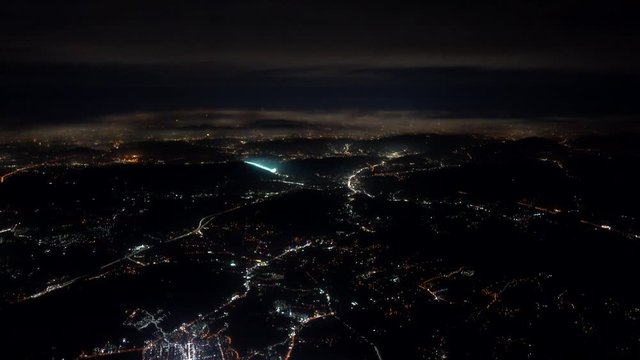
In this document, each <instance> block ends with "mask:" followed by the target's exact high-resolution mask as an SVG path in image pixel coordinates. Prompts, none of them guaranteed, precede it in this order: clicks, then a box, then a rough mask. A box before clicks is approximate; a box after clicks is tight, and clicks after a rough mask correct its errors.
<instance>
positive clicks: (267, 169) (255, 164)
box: [245, 161, 278, 174]
mask: <svg viewBox="0 0 640 360" xmlns="http://www.w3.org/2000/svg"><path fill="white" fill-rule="evenodd" d="M245 163H246V164H249V165H253V166H255V167H257V168H260V169H262V170H266V171H268V172H270V173H272V174H275V173H276V172H277V171H278V169H276V168H269V167H266V166H264V165H262V164H258V163H255V162H252V161H245Z"/></svg>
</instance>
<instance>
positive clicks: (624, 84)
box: [0, 0, 640, 127]
mask: <svg viewBox="0 0 640 360" xmlns="http://www.w3.org/2000/svg"><path fill="white" fill-rule="evenodd" d="M639 9H640V5H639V4H638V3H637V2H635V1H625V0H612V1H573V0H560V1H552V2H547V1H534V0H528V1H490V2H479V1H462V0H447V1H444V0H443V1H424V2H410V3H404V4H402V3H399V2H397V1H396V2H372V1H338V2H327V1H316V0H308V1H292V0H290V1H287V0H282V1H266V0H263V1H259V0H254V1H222V0H221V1H180V2H175V1H153V2H151V1H126V2H125V1H25V0H20V1H15V0H14V1H12V0H9V1H7V2H5V3H4V4H3V11H1V12H0V54H1V55H2V60H0V95H1V96H2V100H0V122H2V124H3V126H5V127H6V126H25V125H26V126H30V125H39V124H55V123H63V124H67V123H77V122H83V121H91V119H96V118H101V117H104V116H107V115H117V114H128V113H136V112H166V111H178V110H190V109H210V108H243V109H261V108H267V109H302V110H314V109H315V110H326V111H336V110H341V109H342V110H344V109H351V110H359V109H361V110H412V111H430V112H432V113H441V114H448V116H450V117H469V116H471V117H497V118H508V117H522V118H529V117H551V116H556V117H557V116H584V117H590V118H594V117H600V116H627V117H628V116H634V115H637V114H638V110H637V109H636V106H635V103H636V101H635V99H634V98H633V95H632V94H633V93H634V89H636V88H637V87H638V85H639V84H638V82H639V81H638V76H639V75H638V74H640V67H639V65H638V64H640V50H639V46H638V43H639V41H638V40H639V39H640V37H639V34H640V25H639V24H640V22H639V21H637V18H638V15H640V12H639V11H638V10H639Z"/></svg>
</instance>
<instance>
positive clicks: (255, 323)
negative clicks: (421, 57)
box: [0, 135, 640, 360]
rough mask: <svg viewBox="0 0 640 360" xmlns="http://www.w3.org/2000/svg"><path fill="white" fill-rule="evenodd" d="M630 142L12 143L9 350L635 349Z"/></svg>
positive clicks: (153, 355)
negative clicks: (91, 145) (90, 145)
mask: <svg viewBox="0 0 640 360" xmlns="http://www.w3.org/2000/svg"><path fill="white" fill-rule="evenodd" d="M639 144H640V142H638V141H637V138H634V137H584V138H579V139H574V140H563V141H559V140H547V139H540V138H529V139H522V140H502V139H487V138H476V137H469V136H438V135H412V136H398V137H390V138H383V139H374V140H349V139H326V138H325V139H285V140H271V141H260V142H245V141H240V140H233V139H229V140H198V141H184V142H182V141H171V142H168V141H166V142H162V141H149V142H140V143H124V144H113V145H111V144H110V145H107V146H105V145H100V146H93V147H77V146H74V145H68V144H58V143H51V144H36V143H28V144H23V143H12V144H5V145H3V146H2V147H1V148H0V161H1V163H0V166H1V167H2V171H1V172H0V174H4V175H5V176H4V177H3V178H2V183H1V184H0V326H1V329H2V336H1V337H0V348H1V349H2V350H1V351H2V356H0V357H2V358H3V359H75V358H83V359H86V358H100V359H106V360H110V359H114V360H115V359H140V358H142V359H145V360H151V359H227V360H231V359H234V360H238V359H285V360H289V359H291V360H295V359H300V360H302V359H304V360H312V359H319V360H320V359H323V360H324V359H354V360H356V359H358V360H360V359H378V360H381V359H385V360H390V359H638V358H640V292H638V291H637V286H638V278H639V275H640V267H639V266H638V260H637V259H638V254H640V223H639V222H638V218H639V217H640V207H638V204H639V203H640V190H639V189H638V184H640V173H639V172H638V171H637V169H638V168H639V165H640V161H639V160H640V157H639V154H640V145H639Z"/></svg>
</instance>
